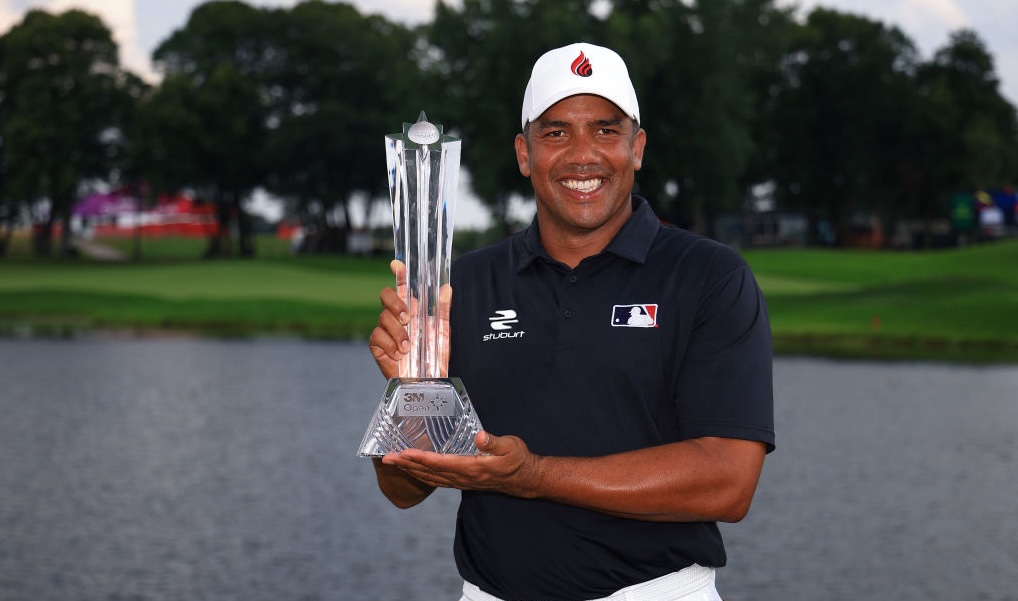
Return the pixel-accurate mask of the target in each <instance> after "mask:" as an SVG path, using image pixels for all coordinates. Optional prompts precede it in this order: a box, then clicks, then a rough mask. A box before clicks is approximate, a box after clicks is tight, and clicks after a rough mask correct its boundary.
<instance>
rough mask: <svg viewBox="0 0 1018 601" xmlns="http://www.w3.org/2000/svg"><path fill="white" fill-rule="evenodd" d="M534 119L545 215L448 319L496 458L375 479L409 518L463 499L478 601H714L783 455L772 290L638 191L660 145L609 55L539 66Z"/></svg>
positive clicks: (398, 337)
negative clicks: (766, 472) (768, 303)
mask: <svg viewBox="0 0 1018 601" xmlns="http://www.w3.org/2000/svg"><path fill="white" fill-rule="evenodd" d="M522 128H523V131H522V133H520V134H519V135H518V136H517V137H516V140H515V149H516V157H517V161H518V163H519V168H520V172H521V173H522V174H523V175H524V176H526V177H529V178H530V180H531V182H532V185H533V188H534V194H535V197H536V202H537V215H536V217H535V219H534V222H533V224H531V226H530V227H529V228H527V229H526V230H524V231H523V232H520V233H519V234H516V235H514V236H512V237H511V238H509V239H507V240H504V241H502V242H500V243H498V244H495V245H493V246H491V247H489V248H486V249H482V250H479V251H475V252H472V253H468V254H465V255H463V256H462V257H460V258H459V259H458V260H457V261H456V262H455V263H454V264H453V268H452V288H453V290H454V291H455V292H454V294H453V296H452V300H451V303H450V304H451V307H450V309H449V314H448V317H447V320H448V321H447V323H446V324H445V325H446V327H444V328H443V330H444V331H445V332H448V333H449V337H450V345H448V346H447V348H450V349H451V351H450V357H449V363H448V373H450V374H454V375H456V376H457V377H459V378H461V379H462V381H463V383H464V385H465V386H466V388H467V389H468V390H470V398H471V402H472V404H473V405H474V408H475V410H476V411H477V413H478V416H479V417H480V419H481V422H482V423H483V424H484V426H485V428H486V431H485V432H481V433H479V434H478V435H477V439H476V443H477V446H478V448H479V449H480V450H481V451H482V452H483V453H484V454H483V455H480V456H450V455H440V454H436V453H429V452H423V451H420V450H416V449H410V450H406V451H403V452H402V453H399V454H391V455H387V456H385V457H383V458H381V459H376V460H375V468H376V475H377V477H378V483H379V486H380V488H381V490H382V492H383V493H384V494H385V496H386V497H387V498H388V499H389V500H390V501H391V502H392V503H394V504H395V505H397V506H399V507H410V506H413V505H416V504H417V503H419V502H421V501H422V500H424V499H425V498H426V497H427V496H428V495H429V494H430V493H431V492H432V491H433V490H434V489H435V488H436V487H451V488H456V489H459V490H461V491H463V492H462V497H461V503H460V510H459V514H458V519H457V524H456V541H455V548H454V553H455V557H456V563H457V567H458V569H459V571H460V574H461V575H462V576H463V578H464V581H465V583H464V587H463V598H462V601H501V600H505V601H552V600H554V601H581V600H591V599H595V600H603V599H612V600H615V599H618V600H622V599H625V600H627V601H641V600H646V601H678V600H686V601H692V600H697V601H716V600H718V599H720V596H719V595H718V592H717V589H716V587H715V570H716V568H719V567H721V566H723V565H725V562H726V554H725V548H724V544H723V541H722V540H721V535H720V532H719V530H718V526H717V523H718V522H719V521H725V522H736V521H739V520H741V519H742V518H743V517H744V516H745V515H746V513H747V512H748V511H749V507H750V503H751V501H752V498H753V495H754V493H755V490H756V486H757V483H758V481H759V478H760V472H761V470H762V467H763V462H764V456H765V454H766V453H767V452H769V451H770V450H773V448H774V425H773V393H772V382H771V364H772V355H771V338H770V326H769V322H768V318H767V311H766V307H765V304H764V300H763V296H762V295H761V293H760V290H759V288H758V287H757V285H756V281H755V279H754V277H753V275H752V273H751V272H750V270H749V267H748V266H747V265H746V263H745V262H744V261H743V260H742V259H741V257H740V256H739V255H738V254H737V253H736V252H734V251H733V250H732V249H730V248H728V247H726V246H723V245H721V244H719V243H717V242H714V241H712V240H709V239H707V238H703V237H700V236H697V235H695V234H692V233H690V232H687V231H684V230H681V229H677V228H672V227H667V226H663V225H661V223H660V220H659V219H658V218H657V217H656V216H655V215H654V213H653V211H652V210H651V208H650V205H649V204H648V203H647V201H646V200H644V199H643V198H640V197H638V196H634V195H633V183H634V179H635V174H636V171H638V170H639V169H640V167H641V165H642V162H643V153H644V148H645V145H646V136H647V134H646V132H645V131H644V130H643V129H642V127H641V122H640V109H639V104H638V102H637V97H636V93H635V91H634V89H633V85H632V83H631V81H630V78H629V73H628V70H627V68H626V65H625V63H624V62H623V60H622V58H621V57H620V56H619V55H618V54H616V53H615V52H614V51H612V50H609V49H607V48H602V47H599V46H595V45H592V44H573V45H570V46H566V47H564V48H559V49H556V50H552V51H550V52H548V53H547V54H545V55H544V56H542V57H541V58H540V59H539V60H538V61H537V63H536V64H535V65H534V68H533V72H532V75H531V79H530V82H529V83H528V85H527V89H526V91H525V93H524V101H523V111H522ZM393 271H394V273H395V274H396V278H397V285H400V284H402V282H403V281H405V273H404V269H403V268H402V266H401V265H399V264H398V263H394V265H393ZM381 298H382V304H383V311H382V314H381V316H380V318H379V324H378V327H377V328H376V329H375V331H374V332H373V333H372V336H371V340H370V346H371V351H372V354H373V355H374V357H375V360H376V362H377V363H378V365H379V368H380V369H381V371H382V373H383V375H385V376H386V377H393V376H395V375H396V374H397V372H398V367H397V364H398V361H399V358H400V356H401V353H403V352H406V350H407V344H408V343H407V334H406V328H405V323H406V307H405V305H404V304H403V302H402V301H401V300H400V299H399V296H398V294H397V293H396V291H395V290H394V289H391V288H390V289H386V290H384V291H383V292H382V295H381ZM446 298H448V296H447V297H446ZM506 316H509V317H506ZM493 333H496V334H498V335H497V336H492V334H493ZM524 334H525V335H524Z"/></svg>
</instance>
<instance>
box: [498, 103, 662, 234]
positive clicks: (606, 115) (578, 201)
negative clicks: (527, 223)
mask: <svg viewBox="0 0 1018 601" xmlns="http://www.w3.org/2000/svg"><path fill="white" fill-rule="evenodd" d="M634 128H636V124H635V122H634V121H633V120H632V119H631V118H629V117H628V116H627V115H626V114H625V113H623V112H622V110H621V109H619V108H618V107H617V106H615V104H613V103H612V102H610V101H609V100H606V99H604V98H602V97H600V96H594V95H590V94H581V95H577V96H570V97H568V98H566V99H564V100H561V101H559V102H557V103H555V104H554V105H552V106H551V108H549V109H548V110H546V111H545V112H544V114H542V115H541V116H540V117H539V118H538V119H537V120H536V121H534V122H533V123H531V124H530V125H529V127H528V130H527V133H526V135H523V134H521V135H519V136H517V137H516V160H517V162H518V163H519V167H520V172H521V173H522V174H523V175H524V176H526V177H529V178H530V179H531V183H532V184H533V186H534V193H535V195H536V197H537V210H538V217H539V219H540V222H541V232H542V235H546V234H550V235H558V234H563V235H567V236H583V235H586V234H590V233H593V232H597V233H601V234H606V235H608V236H609V238H610V237H611V236H614V235H615V233H616V232H617V231H618V229H619V228H621V227H622V225H623V224H624V223H625V222H626V219H628V218H629V215H630V214H631V213H632V205H631V204H630V195H631V193H632V188H633V176H634V173H635V171H637V170H638V169H640V165H641V163H642V161H643V148H644V145H645V144H646V134H645V133H644V131H643V130H642V129H636V131H634ZM606 243H607V241H606Z"/></svg>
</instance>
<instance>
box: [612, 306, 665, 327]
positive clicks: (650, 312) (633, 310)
mask: <svg viewBox="0 0 1018 601" xmlns="http://www.w3.org/2000/svg"><path fill="white" fill-rule="evenodd" d="M612 327H613V328H656V327H657V305H615V306H614V307H612Z"/></svg>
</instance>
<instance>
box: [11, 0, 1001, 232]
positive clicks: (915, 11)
mask: <svg viewBox="0 0 1018 601" xmlns="http://www.w3.org/2000/svg"><path fill="white" fill-rule="evenodd" d="M246 1H247V3H248V4H251V5H257V6H292V5H294V4H297V2H298V0H246ZM604 1H609V0H604ZM203 2H204V0H0V33H2V32H6V31H7V30H8V29H9V28H10V27H11V26H13V25H14V24H16V23H17V22H19V21H20V20H21V18H22V16H23V15H24V14H25V12H26V11H27V10H29V9H31V8H41V9H44V10H47V11H49V12H54V13H59V12H63V11H65V10H67V9H70V8H81V9H84V10H86V11H89V12H91V13H93V14H96V15H99V16H100V17H101V18H102V19H103V21H104V22H105V23H106V25H107V26H109V27H110V29H111V30H112V31H113V36H114V39H115V40H116V41H117V43H118V45H119V46H120V52H121V63H122V64H123V65H124V66H125V67H127V68H128V69H130V70H132V71H134V72H135V73H137V74H139V75H141V76H142V77H145V78H146V79H149V80H153V81H155V80H156V79H157V76H156V74H155V73H154V72H153V71H152V66H151V63H150V60H149V57H150V56H151V54H152V51H153V50H155V48H156V46H158V45H159V44H160V43H161V42H162V41H164V40H165V39H166V38H168V37H169V36H170V34H171V33H172V32H173V31H174V30H175V29H178V28H180V27H183V26H184V24H185V23H186V22H187V18H188V16H189V15H190V14H191V10H192V9H193V8H194V7H196V6H198V5H200V4H202V3H203ZM347 2H348V3H349V4H353V5H354V6H355V7H356V8H357V10H359V11H360V12H361V13H363V14H381V15H383V16H385V17H386V18H389V19H391V20H393V21H399V22H403V23H407V24H417V23H423V22H426V21H429V20H430V19H431V18H432V16H433V14H434V6H435V0H347ZM777 2H778V4H779V5H780V6H798V7H799V10H800V14H805V13H806V12H808V11H809V10H811V9H812V8H813V7H816V6H824V7H827V8H833V9H836V10H840V11H843V12H850V13H855V14H859V15H863V16H866V17H869V18H871V19H875V20H879V21H882V22H884V23H886V24H889V25H895V26H897V27H898V28H900V29H901V30H902V31H903V32H905V34H906V35H908V36H909V37H910V38H911V39H912V40H913V41H914V42H915V44H916V45H917V46H918V48H919V51H920V53H921V54H922V57H923V58H924V59H929V58H930V57H931V56H932V55H933V53H934V52H935V51H936V50H937V49H938V48H940V47H942V46H943V45H944V44H946V43H947V41H948V38H949V34H950V33H951V32H953V31H957V30H958V29H961V28H969V29H973V30H975V31H976V32H977V33H978V34H979V36H980V38H981V39H982V40H983V42H984V43H985V44H986V45H987V48H988V50H989V52H990V53H991V54H992V55H993V57H994V60H995V61H996V72H997V76H998V78H999V79H1000V81H1001V84H1000V91H1001V93H1002V94H1003V95H1004V96H1005V97H1006V98H1007V99H1008V100H1009V101H1010V102H1011V104H1013V105H1015V106H1018V0H777ZM450 3H451V4H454V5H455V4H456V2H455V0H452V2H450ZM457 212H458V213H459V215H457V227H459V225H460V221H461V218H462V217H467V216H468V215H474V216H475V217H474V219H475V220H476V223H474V224H472V225H477V226H480V227H483V226H484V221H485V217H484V216H483V215H482V213H483V211H480V212H479V211H477V210H473V211H470V210H468V211H466V214H464V211H462V210H461V211H457ZM521 217H523V218H525V215H521Z"/></svg>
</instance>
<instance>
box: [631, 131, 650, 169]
mask: <svg viewBox="0 0 1018 601" xmlns="http://www.w3.org/2000/svg"><path fill="white" fill-rule="evenodd" d="M646 146H647V132H646V131H644V129H643V128H642V127H641V128H640V129H638V130H637V131H636V135H635V136H633V170H634V171H639V170H640V167H643V149H644V148H645V147H646Z"/></svg>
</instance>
